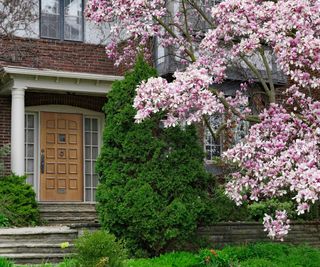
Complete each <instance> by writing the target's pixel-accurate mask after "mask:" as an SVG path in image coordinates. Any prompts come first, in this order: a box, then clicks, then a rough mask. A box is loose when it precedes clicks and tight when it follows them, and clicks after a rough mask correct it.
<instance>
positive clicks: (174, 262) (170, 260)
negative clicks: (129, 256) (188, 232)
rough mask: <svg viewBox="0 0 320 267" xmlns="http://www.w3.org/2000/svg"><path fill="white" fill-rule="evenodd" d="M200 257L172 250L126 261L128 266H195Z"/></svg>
mask: <svg viewBox="0 0 320 267" xmlns="http://www.w3.org/2000/svg"><path fill="white" fill-rule="evenodd" d="M197 263H198V258H197V257H196V256H195V255H194V254H192V253H189V252H171V253H167V254H164V255H161V256H160V257H157V258H152V259H135V260H129V261H127V262H126V267H194V266H195V265H196V264H197Z"/></svg>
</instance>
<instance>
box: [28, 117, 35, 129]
mask: <svg viewBox="0 0 320 267" xmlns="http://www.w3.org/2000/svg"><path fill="white" fill-rule="evenodd" d="M27 128H34V115H28V123H27Z"/></svg>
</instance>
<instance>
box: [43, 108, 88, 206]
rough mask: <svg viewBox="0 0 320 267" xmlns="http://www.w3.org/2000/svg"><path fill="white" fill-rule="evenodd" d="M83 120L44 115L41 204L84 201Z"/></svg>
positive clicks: (55, 114)
mask: <svg viewBox="0 0 320 267" xmlns="http://www.w3.org/2000/svg"><path fill="white" fill-rule="evenodd" d="M82 124H83V117H82V115H80V114H66V113H54V112H41V113H40V200H41V201H64V202H68V201H83V159H82V158H83V154H82V153H83V126H82Z"/></svg>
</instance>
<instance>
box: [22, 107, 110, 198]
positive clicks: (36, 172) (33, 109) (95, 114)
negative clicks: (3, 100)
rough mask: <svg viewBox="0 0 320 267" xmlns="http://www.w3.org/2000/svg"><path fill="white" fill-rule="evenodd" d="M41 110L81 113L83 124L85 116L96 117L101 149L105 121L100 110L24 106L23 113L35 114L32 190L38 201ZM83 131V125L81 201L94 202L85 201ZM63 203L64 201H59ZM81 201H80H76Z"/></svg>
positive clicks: (83, 131)
mask: <svg viewBox="0 0 320 267" xmlns="http://www.w3.org/2000/svg"><path fill="white" fill-rule="evenodd" d="M41 112H54V113H69V114H81V115H82V117H83V125H84V120H85V119H86V118H96V119H98V129H99V131H98V148H99V150H100V149H101V146H102V137H103V129H104V123H105V115H104V113H102V112H97V111H93V110H89V109H84V108H79V107H74V106H69V105H40V106H28V107H25V113H29V114H35V115H36V118H35V127H36V128H35V130H36V133H35V151H34V160H35V164H34V166H35V167H34V190H35V192H36V199H37V201H40V131H41V125H40V121H41V118H40V114H41ZM84 133H85V127H83V129H82V135H83V144H82V150H83V153H82V160H83V164H82V165H83V166H82V168H83V177H82V179H83V202H86V203H95V202H94V201H85V164H84V162H85V141H84ZM60 203H64V202H60ZM78 203H81V202H78Z"/></svg>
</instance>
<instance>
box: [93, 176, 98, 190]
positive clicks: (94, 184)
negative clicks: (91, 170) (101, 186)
mask: <svg viewBox="0 0 320 267" xmlns="http://www.w3.org/2000/svg"><path fill="white" fill-rule="evenodd" d="M92 182H93V187H97V185H98V182H99V179H98V175H96V174H95V175H93V177H92Z"/></svg>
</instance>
